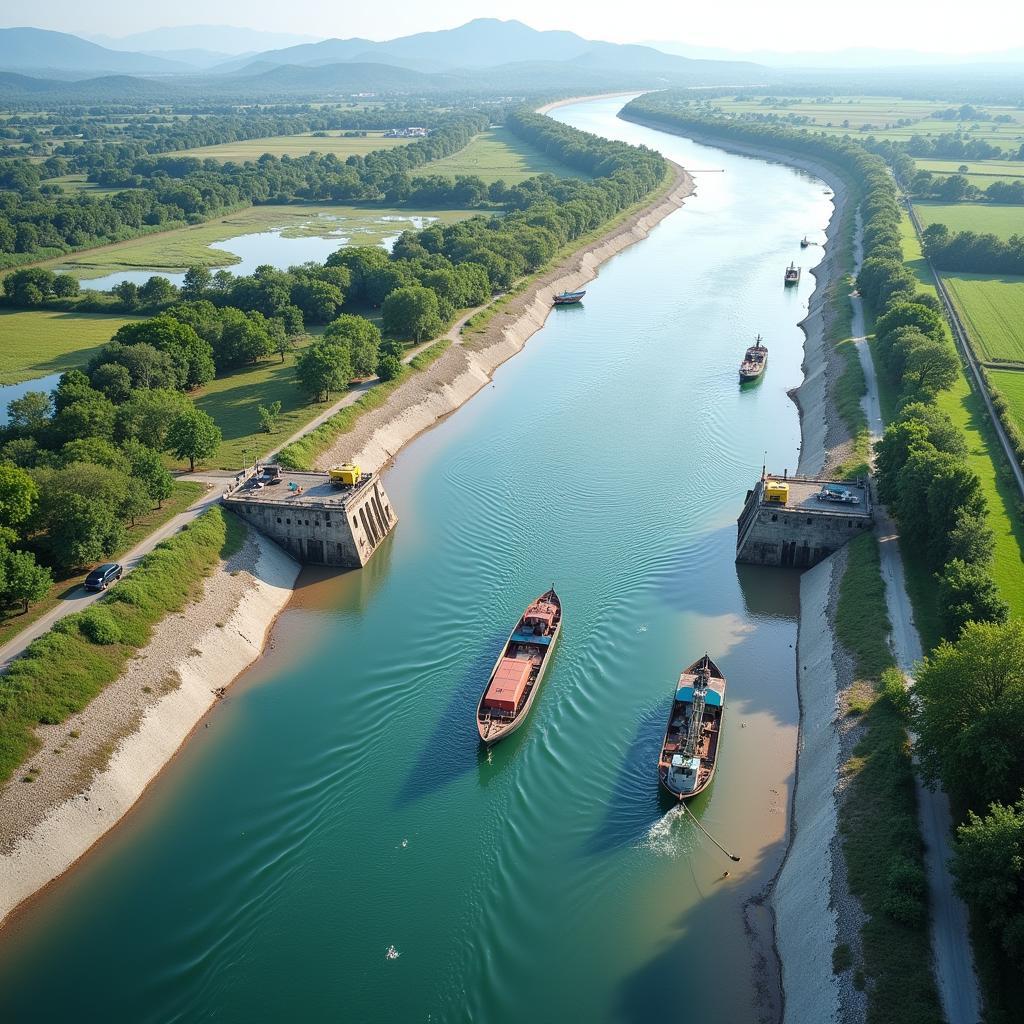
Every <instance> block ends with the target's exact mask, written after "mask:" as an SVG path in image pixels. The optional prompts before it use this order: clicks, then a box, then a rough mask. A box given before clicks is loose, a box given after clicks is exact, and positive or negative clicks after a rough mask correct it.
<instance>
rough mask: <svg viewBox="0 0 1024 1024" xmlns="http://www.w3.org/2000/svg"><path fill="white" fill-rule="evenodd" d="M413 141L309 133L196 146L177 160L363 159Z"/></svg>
mask: <svg viewBox="0 0 1024 1024" xmlns="http://www.w3.org/2000/svg"><path fill="white" fill-rule="evenodd" d="M415 141H416V140H415V139H385V138H384V133H383V132H370V133H369V134H368V135H366V137H365V138H363V137H358V138H345V137H344V133H343V132H338V131H333V132H330V133H329V134H328V136H327V137H326V138H322V137H321V138H317V137H316V136H314V135H313V134H312V133H311V132H306V133H304V134H302V135H274V136H271V137H270V138H266V139H244V140H242V141H240V142H225V143H222V144H221V145H219V146H200V147H199V148H198V149H184V150H181V151H180V152H179V153H178V154H177V155H178V156H195V157H200V158H204V159H211V160H220V161H221V162H224V163H226V162H227V161H229V160H231V161H234V162H235V163H245V161H247V160H252V161H255V160H259V158H260V157H261V156H263V154H264V153H271V154H272V155H273V156H305V155H306V154H307V153H334V154H335V155H336V156H338V157H340V158H344V157H348V156H363V155H364V154H366V153H372V152H373V150H375V149H393V148H394V147H395V146H406V145H408V144H409V143H410V142H415Z"/></svg>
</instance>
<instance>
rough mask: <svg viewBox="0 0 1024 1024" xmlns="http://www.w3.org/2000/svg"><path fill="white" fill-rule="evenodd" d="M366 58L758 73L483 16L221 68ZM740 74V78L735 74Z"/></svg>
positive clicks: (424, 67)
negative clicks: (435, 29) (379, 39)
mask: <svg viewBox="0 0 1024 1024" xmlns="http://www.w3.org/2000/svg"><path fill="white" fill-rule="evenodd" d="M346 61H358V62H360V63H367V62H372V63H378V64H391V65H393V66H396V67H405V68H410V69H413V70H417V71H424V72H439V71H451V72H459V71H463V70H473V69H475V68H487V67H498V66H500V65H504V64H511V63H524V62H533V63H536V62H542V63H548V64H554V63H560V62H573V63H575V64H576V65H577V66H579V67H588V68H594V69H603V70H613V71H614V70H624V71H629V72H635V71H640V70H642V71H646V72H657V73H663V74H666V75H684V76H691V75H692V74H694V73H695V72H698V73H707V74H710V75H713V76H718V77H715V79H714V80H715V81H720V80H722V79H721V75H722V74H725V75H726V76H727V77H729V76H733V78H734V80H736V81H749V80H750V78H751V77H752V76H755V75H756V74H757V73H758V72H757V69H756V68H755V66H754V65H752V64H750V63H743V62H721V61H714V62H701V61H693V60H689V59H687V58H684V57H678V56H674V55H669V54H666V53H664V52H662V51H661V50H657V49H654V48H653V47H649V46H639V45H619V44H617V43H602V42H594V41H591V40H588V39H584V38H583V37H582V36H578V35H576V34H575V33H574V32H553V31H548V32H541V31H538V30H537V29H532V28H530V27H529V26H527V25H524V24H523V23H522V22H520V21H499V20H498V19H496V18H477V19H475V20H473V21H470V22H467V23H466V24H465V25H460V26H459V27H458V28H452V29H444V30H442V31H438V32H418V33H416V34H415V35H411V36H402V37H401V38H398V39H390V40H388V41H387V42H382V43H377V42H373V41H372V40H369V39H358V38H354V39H325V40H323V41H322V42H319V43H310V44H306V45H303V46H292V47H286V48H285V49H280V50H268V51H266V52H264V53H260V54H257V55H256V56H254V57H253V58H252V61H251V62H250V61H246V60H236V61H231V62H229V63H227V64H224V65H222V66H221V67H219V68H217V69H216V70H217V71H218V72H223V73H239V72H241V73H243V74H245V73H246V67H247V65H248V64H251V63H252V64H254V63H258V64H260V65H262V66H266V65H267V64H268V63H269V64H279V65H299V66H307V67H313V66H317V65H326V64H337V63H339V62H346ZM735 76H739V77H735Z"/></svg>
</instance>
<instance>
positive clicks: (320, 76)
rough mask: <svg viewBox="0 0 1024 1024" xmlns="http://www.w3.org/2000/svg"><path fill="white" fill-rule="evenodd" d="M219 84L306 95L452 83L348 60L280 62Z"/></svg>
mask: <svg viewBox="0 0 1024 1024" xmlns="http://www.w3.org/2000/svg"><path fill="white" fill-rule="evenodd" d="M220 84H221V87H222V88H224V89H225V91H228V92H232V93H234V94H239V95H245V94H252V95H272V94H278V93H286V94H297V95H309V94H315V93H320V92H329V93H353V92H411V91H419V92H433V91H436V90H438V89H442V88H444V87H445V85H448V84H451V83H449V82H447V81H446V80H445V79H444V76H437V75H424V74H423V73H422V72H420V71H410V70H409V69H408V68H396V67H392V66H390V65H388V64H361V63H355V62H349V63H345V64H325V65H318V66H316V67H296V66H294V65H279V66H277V67H273V68H271V69H270V70H269V71H264V72H262V73H261V74H258V75H254V76H252V77H249V78H238V77H231V78H225V79H223V80H222V81H221V83H220Z"/></svg>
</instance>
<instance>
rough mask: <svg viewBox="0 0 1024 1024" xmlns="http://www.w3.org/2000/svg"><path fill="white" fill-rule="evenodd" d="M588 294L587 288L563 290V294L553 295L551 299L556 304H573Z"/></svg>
mask: <svg viewBox="0 0 1024 1024" xmlns="http://www.w3.org/2000/svg"><path fill="white" fill-rule="evenodd" d="M586 294H587V292H586V289H584V290H583V291H581V292H562V294H561V295H553V296H552V298H551V301H552V302H553V303H554V304H555V305H556V306H571V305H573V304H574V303H577V302H579V301H580V300H581V299H582V298H583V296H584V295H586Z"/></svg>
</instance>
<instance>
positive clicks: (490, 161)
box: [415, 128, 584, 185]
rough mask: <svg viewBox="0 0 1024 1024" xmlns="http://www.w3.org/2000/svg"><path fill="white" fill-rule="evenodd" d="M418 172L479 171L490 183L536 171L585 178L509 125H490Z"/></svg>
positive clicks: (511, 181)
mask: <svg viewBox="0 0 1024 1024" xmlns="http://www.w3.org/2000/svg"><path fill="white" fill-rule="evenodd" d="M415 173H416V174H420V175H423V174H444V175H448V176H449V177H455V176H456V175H458V174H475V175H476V176H477V177H478V178H482V179H483V180H484V181H485V182H487V183H488V184H490V183H491V182H492V181H498V180H499V179H500V180H502V181H504V182H505V184H506V185H518V184H519V182H521V181H525V180H526V179H527V178H531V177H533V175H535V174H553V175H555V176H556V177H558V178H582V177H584V175H582V174H581V173H580V172H579V171H574V170H573V169H572V168H571V167H566V165H565V164H562V163H559V162H558V161H557V160H552V159H550V158H549V157H547V156H545V155H544V154H543V153H542V152H541V151H540V150H538V149H535V148H534V147H533V146H530V145H529V144H527V143H525V142H523V141H522V140H520V139H518V138H516V136H514V135H513V134H512V133H511V132H510V131H508V130H507V129H506V128H490V129H488V130H487V131H486V132H481V133H480V134H479V135H478V136H476V138H475V139H473V140H472V141H471V142H470V144H469V145H468V146H466V148H465V149H462V150H460V151H459V152H458V153H453V154H452V155H451V156H446V157H444V159H442V160H434V161H432V162H431V163H429V164H424V165H423V166H422V167H420V168H419V170H418V171H416V172H415Z"/></svg>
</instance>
